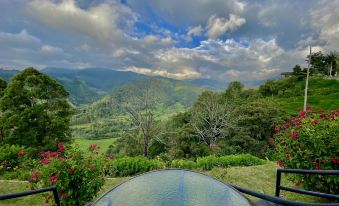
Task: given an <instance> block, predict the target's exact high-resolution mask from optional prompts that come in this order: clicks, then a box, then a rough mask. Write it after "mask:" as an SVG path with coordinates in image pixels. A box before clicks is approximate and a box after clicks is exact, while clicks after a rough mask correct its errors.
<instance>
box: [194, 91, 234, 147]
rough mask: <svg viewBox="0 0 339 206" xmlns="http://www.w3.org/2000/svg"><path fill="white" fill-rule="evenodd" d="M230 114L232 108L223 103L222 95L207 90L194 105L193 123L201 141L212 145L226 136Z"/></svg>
mask: <svg viewBox="0 0 339 206" xmlns="http://www.w3.org/2000/svg"><path fill="white" fill-rule="evenodd" d="M231 92H233V91H231ZM230 114H231V109H229V108H228V105H224V104H222V96H221V95H219V94H218V93H214V92H211V91H205V92H203V93H202V94H201V95H200V96H199V98H198V100H197V101H196V103H195V104H194V105H193V108H192V119H191V125H192V127H193V129H194V130H195V133H196V135H197V137H198V138H199V139H200V141H201V142H202V143H204V144H206V145H208V146H211V145H212V144H215V143H216V142H217V140H219V139H221V138H224V137H225V128H226V127H227V126H228V125H229V123H230V122H229V120H230V118H229V117H230Z"/></svg>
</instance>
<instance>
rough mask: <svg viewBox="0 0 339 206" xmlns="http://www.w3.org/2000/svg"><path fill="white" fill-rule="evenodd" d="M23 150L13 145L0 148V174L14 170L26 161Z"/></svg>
mask: <svg viewBox="0 0 339 206" xmlns="http://www.w3.org/2000/svg"><path fill="white" fill-rule="evenodd" d="M25 156H26V151H25V148H23V147H20V146H15V145H3V146H1V147H0V173H2V172H5V171H13V170H16V169H17V168H18V166H19V164H21V163H22V162H23V161H24V160H25V159H26V157H25Z"/></svg>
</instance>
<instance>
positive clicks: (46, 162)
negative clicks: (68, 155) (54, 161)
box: [41, 159, 51, 165]
mask: <svg viewBox="0 0 339 206" xmlns="http://www.w3.org/2000/svg"><path fill="white" fill-rule="evenodd" d="M50 162H51V160H49V159H42V160H41V163H42V164H44V165H48V164H49V163H50Z"/></svg>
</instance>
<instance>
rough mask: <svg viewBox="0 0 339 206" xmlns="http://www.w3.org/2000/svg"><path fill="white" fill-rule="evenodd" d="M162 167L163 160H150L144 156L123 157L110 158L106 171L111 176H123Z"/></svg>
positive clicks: (163, 165)
mask: <svg viewBox="0 0 339 206" xmlns="http://www.w3.org/2000/svg"><path fill="white" fill-rule="evenodd" d="M164 167H165V164H164V163H163V162H161V161H158V160H150V159H147V158H146V157H140V156H139V157H123V158H118V159H113V160H110V161H109V163H108V165H107V168H106V173H107V175H109V176H112V177H125V176H132V175H136V174H140V173H144V172H148V171H150V170H154V169H162V168H164Z"/></svg>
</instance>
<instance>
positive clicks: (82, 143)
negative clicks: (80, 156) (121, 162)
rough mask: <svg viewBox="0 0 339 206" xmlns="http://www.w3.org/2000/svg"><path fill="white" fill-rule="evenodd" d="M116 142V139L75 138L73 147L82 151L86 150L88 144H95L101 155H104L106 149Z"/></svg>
mask: <svg viewBox="0 0 339 206" xmlns="http://www.w3.org/2000/svg"><path fill="white" fill-rule="evenodd" d="M115 141H116V138H111V139H97V140H95V139H85V138H83V139H82V138H77V139H74V145H77V146H78V147H79V148H80V149H82V150H87V149H88V146H89V145H90V144H97V145H98V146H99V147H100V149H99V151H100V152H101V153H105V152H106V151H107V149H108V147H109V146H110V145H111V144H113V143H114V142H115Z"/></svg>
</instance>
